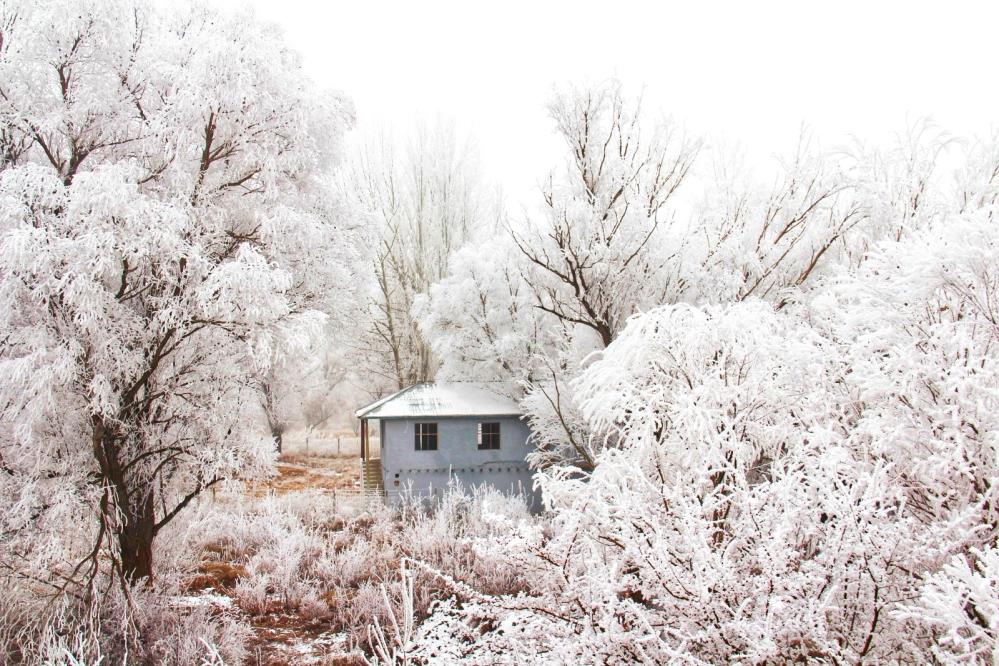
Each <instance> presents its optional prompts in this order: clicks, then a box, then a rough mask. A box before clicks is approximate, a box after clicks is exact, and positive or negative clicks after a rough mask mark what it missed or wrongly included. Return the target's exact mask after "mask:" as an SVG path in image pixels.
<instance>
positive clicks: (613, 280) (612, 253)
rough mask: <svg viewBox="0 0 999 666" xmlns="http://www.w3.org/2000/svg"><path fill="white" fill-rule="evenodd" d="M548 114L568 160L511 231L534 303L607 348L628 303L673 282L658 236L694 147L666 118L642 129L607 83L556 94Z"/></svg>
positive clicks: (637, 107)
mask: <svg viewBox="0 0 999 666" xmlns="http://www.w3.org/2000/svg"><path fill="white" fill-rule="evenodd" d="M549 110H550V113H551V116H552V118H553V119H554V120H555V123H556V126H557V128H558V131H559V133H560V134H561V135H562V138H563V139H564V140H565V142H566V145H567V147H568V149H569V153H570V155H571V158H570V160H569V164H568V168H567V171H566V173H565V174H563V176H562V177H561V178H559V179H556V178H555V177H554V176H552V177H550V178H549V180H548V183H547V185H546V187H545V188H544V190H543V196H544V212H545V217H544V219H543V220H541V221H540V222H538V223H529V224H528V225H527V226H526V229H524V230H523V231H520V232H518V231H517V230H514V231H513V236H514V240H515V242H516V244H517V247H518V248H519V249H520V251H521V253H522V254H523V255H524V257H525V258H526V259H527V260H528V262H529V264H530V270H531V271H532V274H531V275H530V276H525V277H527V279H526V281H527V283H528V284H529V285H530V286H531V288H532V289H533V291H534V296H535V300H536V304H537V307H538V308H540V309H541V310H543V311H545V312H547V313H549V314H551V315H554V316H555V317H557V318H558V319H559V320H561V321H562V322H564V323H567V324H570V325H577V324H578V325H581V326H584V327H586V328H589V329H592V330H593V331H594V332H595V333H596V334H597V336H599V339H600V342H601V344H602V345H603V346H607V345H608V344H610V343H611V341H612V340H613V339H614V336H615V335H616V334H617V333H618V332H619V331H620V329H621V327H622V325H623V323H624V320H625V319H626V318H627V317H628V316H629V315H631V313H632V312H634V310H635V308H636V306H637V305H639V304H640V303H643V302H650V303H653V302H662V301H663V300H668V294H669V292H670V291H672V290H675V289H676V288H677V286H678V285H676V284H675V281H674V280H672V279H671V276H670V274H669V272H668V271H667V270H666V269H667V262H668V260H669V258H670V251H669V250H670V248H668V247H666V244H667V241H666V239H665V238H664V234H663V232H664V231H665V227H666V225H667V222H668V221H669V219H670V217H671V215H672V210H671V207H670V206H669V205H668V204H669V202H670V200H671V199H672V198H673V196H674V194H675V193H676V192H677V189H678V188H679V187H680V185H681V184H682V183H683V182H684V180H685V179H686V178H687V175H688V173H689V171H690V168H691V165H692V164H693V161H694V158H695V157H696V155H697V151H698V144H697V143H696V142H691V141H688V140H686V139H684V138H683V137H681V136H678V135H677V133H675V132H674V131H673V130H672V128H671V127H670V126H669V125H668V124H666V123H657V124H654V125H652V126H651V127H647V126H646V125H645V124H644V122H643V120H642V109H641V101H640V100H638V101H635V102H631V101H629V100H628V99H626V98H625V96H624V94H623V93H622V90H621V85H620V83H618V82H616V81H610V82H608V83H606V84H604V85H602V86H600V87H596V88H589V89H581V90H580V89H575V88H573V89H569V90H568V91H565V92H562V93H560V94H557V95H556V97H555V99H554V101H553V102H552V103H551V105H550V106H549ZM677 251H678V250H677Z"/></svg>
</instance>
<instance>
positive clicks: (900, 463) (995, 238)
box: [418, 146, 999, 663]
mask: <svg viewBox="0 0 999 666" xmlns="http://www.w3.org/2000/svg"><path fill="white" fill-rule="evenodd" d="M990 155H995V153H994V151H992V150H991V149H990V148H988V147H987V146H980V147H975V148H974V149H973V150H972V151H971V153H970V156H971V159H969V160H968V164H967V169H964V168H963V167H962V169H959V170H958V173H959V175H960V178H959V180H958V183H957V187H956V188H954V189H953V190H952V191H951V194H950V198H948V197H947V196H944V193H945V190H944V189H942V188H940V187H939V185H938V184H928V185H927V187H926V190H925V193H930V192H931V191H932V193H933V198H934V199H935V200H936V202H935V205H934V206H933V208H934V209H935V211H936V212H935V213H933V214H928V213H927V212H926V211H925V210H923V211H922V212H921V211H920V210H919V207H917V208H916V209H913V208H911V206H901V207H899V208H894V211H895V212H894V213H890V214H886V215H885V217H884V218H882V219H883V220H884V221H885V222H888V223H890V222H891V220H892V219H893V216H895V217H894V219H895V220H896V224H889V225H888V226H887V227H884V228H888V229H896V230H899V229H900V230H901V231H902V233H887V234H885V237H883V238H881V239H880V240H874V239H872V238H871V237H867V238H865V239H863V240H864V241H865V243H866V244H867V247H868V250H867V251H866V252H865V254H864V256H863V257H862V258H861V260H859V261H858V257H856V256H855V255H852V254H851V253H850V252H844V253H842V254H841V255H840V257H839V258H840V262H839V264H838V265H836V264H833V265H832V266H830V267H827V270H826V271H824V275H823V276H822V277H821V279H818V280H817V281H816V282H814V283H812V284H811V286H810V288H809V289H806V290H799V291H798V292H796V293H795V294H794V298H792V299H790V300H786V301H785V300H784V299H776V300H762V299H760V298H757V297H755V296H749V297H748V298H743V299H741V301H739V302H734V303H716V304H688V303H680V304H669V305H665V306H662V307H660V308H655V309H652V310H650V311H649V312H647V313H642V314H639V315H636V316H634V317H633V318H631V319H630V320H629V323H628V325H627V326H626V327H625V329H624V331H623V332H622V333H621V334H620V335H619V336H617V338H616V339H615V340H614V341H613V342H612V344H611V345H610V346H608V347H607V349H606V350H604V352H603V353H602V354H601V355H600V356H599V358H597V359H595V360H594V362H592V363H591V364H589V365H588V367H587V368H586V369H585V370H584V371H583V372H582V373H581V375H580V377H579V379H578V380H577V381H576V382H575V383H574V385H573V389H574V392H575V402H574V406H575V408H576V409H578V410H579V411H580V412H581V414H582V417H583V418H584V420H585V424H586V426H587V427H588V428H589V429H590V430H591V432H593V433H596V434H597V435H598V436H600V437H602V438H604V439H606V440H607V441H608V442H611V443H613V446H608V447H604V448H602V449H601V450H598V451H597V452H596V453H595V456H594V463H595V464H594V466H593V470H592V472H591V473H590V474H588V475H587V476H585V477H581V476H580V475H579V474H578V470H576V469H574V468H573V467H570V466H567V465H555V466H553V467H551V468H549V469H548V470H546V471H543V472H542V473H541V474H540V477H539V478H540V479H541V482H542V486H543V488H544V491H545V494H546V497H547V499H548V501H549V503H550V504H551V506H552V510H553V513H552V520H553V525H552V528H551V530H549V531H547V532H544V533H538V532H537V531H530V530H526V531H522V532H517V533H515V534H513V535H512V536H510V537H509V539H508V540H507V543H506V544H500V545H497V544H481V546H480V547H484V548H489V549H491V550H493V549H495V550H496V552H504V553H505V554H506V556H507V557H510V558H513V559H514V561H516V562H517V563H518V567H519V568H520V569H521V570H522V571H524V572H525V575H526V576H527V577H528V579H529V581H530V583H529V587H530V590H531V591H530V593H529V594H526V595H521V596H516V597H515V596H512V595H511V596H502V595H501V596H496V597H492V596H489V595H484V594H475V593H474V592H469V591H467V590H464V591H461V593H462V595H463V596H464V597H466V598H468V599H469V600H470V602H469V603H463V604H462V605H461V606H460V607H459V606H457V605H453V604H444V605H442V606H441V607H440V608H439V609H438V611H437V613H436V614H435V615H434V616H432V617H431V618H430V619H429V620H428V621H427V622H426V623H425V624H424V625H423V626H422V627H421V630H420V631H421V632H422V633H421V635H420V636H419V637H418V643H421V644H422V645H425V646H426V649H425V650H423V651H422V652H421V656H427V655H429V654H430V653H431V652H436V653H438V654H451V655H456V659H465V660H468V661H490V660H492V659H496V658H499V656H500V655H505V656H508V657H509V656H511V655H512V658H514V659H518V658H519V659H528V658H531V657H530V656H531V655H545V657H546V658H547V659H549V660H551V661H555V662H580V663H633V662H642V663H664V662H693V663H731V662H733V661H739V662H753V663H767V662H769V663H773V662H780V663H783V662H791V661H803V660H808V661H817V662H822V663H842V662H848V663H861V662H867V661H871V662H878V661H891V660H897V661H902V662H912V663H921V662H929V661H933V660H938V661H942V662H945V663H967V662H974V661H979V662H985V661H988V660H990V659H993V658H994V655H995V654H996V650H997V636H996V632H995V618H996V604H995V590H996V589H997V578H996V559H995V543H996V539H997V537H999V520H997V514H996V507H997V506H999V504H997V498H996V492H997V491H996V488H995V480H996V479H997V478H999V467H997V464H999V458H997V457H996V433H999V420H997V417H996V415H997V414H999V409H997V408H999V402H997V400H999V397H997V393H996V390H995V387H996V386H997V385H999V355H997V349H999V345H997V343H999V337H997V336H999V333H997V332H999V328H997V326H996V312H999V300H997V299H999V290H997V289H996V285H997V284H999V228H997V227H996V225H995V223H994V215H995V208H994V206H995V198H994V191H995V182H994V181H995V178H994V174H995V173H996V172H995V166H996V161H995V160H994V159H993V160H990V159H989V156H990ZM901 171H902V172H905V173H908V172H909V171H908V170H907V169H904V168H903V169H901ZM859 185H864V186H866V187H868V188H870V190H869V191H879V190H880V191H885V190H882V189H881V188H882V186H883V185H884V183H883V182H877V181H875V182H866V183H858V186H859ZM887 189H889V191H890V190H891V189H892V188H887ZM904 200H908V201H909V202H910V204H911V202H912V200H911V199H906V198H902V199H896V201H904ZM968 202H976V203H971V204H969V203H968ZM869 203H870V199H866V198H865V199H861V206H862V207H866V210H868V211H870V210H873V209H872V208H871V207H870V206H869ZM903 217H904V218H905V219H904V223H903V222H902V221H900V220H901V218H903ZM875 226H878V227H880V226H881V225H880V224H877V225H875ZM496 552H494V553H493V555H494V556H495V555H496Z"/></svg>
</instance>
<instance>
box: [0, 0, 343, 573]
mask: <svg viewBox="0 0 999 666" xmlns="http://www.w3.org/2000/svg"><path fill="white" fill-rule="evenodd" d="M0 16H2V19H0V26H2V34H0V118H2V126H3V128H4V129H3V136H2V142H3V154H4V157H3V162H2V171H0V409H2V416H0V419H2V421H3V431H2V439H0V471H2V473H0V496H2V498H3V504H4V506H5V507H7V510H5V512H4V515H3V517H2V518H0V521H2V522H0V525H2V533H3V535H4V536H3V540H4V543H5V548H4V554H3V559H4V566H6V567H7V568H8V570H11V571H14V572H15V573H17V572H22V571H23V572H28V573H30V574H31V575H32V576H34V577H35V578H39V577H41V578H42V579H44V582H49V583H51V584H53V585H55V586H56V587H59V588H70V589H73V588H75V587H76V586H78V585H84V587H83V588H82V589H83V590H84V591H86V587H85V584H86V582H87V581H92V580H94V575H95V574H96V572H97V571H98V568H99V566H100V565H101V563H103V562H108V563H109V565H110V569H111V570H112V571H113V572H115V573H116V574H117V576H118V577H119V578H120V579H121V580H122V581H135V580H138V579H141V578H144V577H148V576H151V575H152V573H153V563H154V548H153V544H154V541H155V538H156V535H157V534H158V533H159V532H160V531H161V530H162V529H163V528H164V527H165V526H166V525H167V524H168V523H169V522H170V521H171V520H172V519H174V518H175V517H176V516H177V515H178V513H180V512H181V511H183V510H184V508H185V507H187V506H188V505H189V504H190V503H191V502H192V501H193V500H194V499H195V498H197V497H198V496H199V494H200V493H202V492H203V491H204V490H205V489H207V488H211V487H213V486H215V485H216V484H219V483H221V482H222V481H224V480H226V479H231V478H233V477H235V476H237V475H247V474H253V473H255V472H256V471H259V470H262V469H265V467H266V466H267V465H268V463H269V461H270V460H271V457H272V452H273V442H272V441H271V440H270V439H268V438H262V437H260V436H259V435H258V434H256V433H255V432H254V430H255V428H254V424H253V420H252V419H250V418H246V414H247V412H248V410H251V409H253V408H254V407H253V406H255V405H256V402H257V399H258V398H257V395H256V392H255V386H254V382H253V376H254V373H255V372H257V371H259V370H260V369H261V368H264V369H266V367H267V366H268V364H270V363H272V362H273V359H274V358H276V357H279V356H280V349H279V348H278V347H277V342H276V341H277V340H282V339H293V338H296V337H301V336H307V335H309V334H310V331H311V332H317V331H319V330H321V327H322V326H321V325H322V324H323V322H324V321H325V320H326V313H329V312H333V311H334V310H335V309H336V308H337V307H338V304H340V303H341V302H342V301H343V299H344V298H345V297H347V296H348V295H349V286H350V284H351V280H352V276H351V274H350V272H349V271H348V270H347V266H348V265H350V262H352V261H353V250H352V249H351V248H352V245H353V240H352V239H353V235H354V234H353V231H352V230H351V228H350V226H349V224H347V223H346V222H345V219H346V218H347V216H346V215H345V214H344V212H343V210H341V206H340V205H339V204H338V203H337V201H336V200H335V199H334V198H332V197H331V195H330V194H329V193H328V188H327V185H326V184H327V183H328V182H329V180H330V168H331V165H332V164H334V163H335V160H336V158H337V156H338V154H339V142H340V139H341V136H342V135H343V133H344V131H345V129H346V128H347V127H348V126H349V125H350V122H351V118H352V112H351V108H350V106H349V104H348V103H347V102H346V101H345V100H344V99H343V98H342V97H339V96H337V95H333V94H321V93H318V92H317V91H316V90H315V89H314V88H313V86H312V85H311V84H310V83H309V81H308V80H307V79H306V78H305V77H304V75H303V74H302V71H301V67H300V62H299V59H298V57H297V56H296V55H295V54H294V53H293V52H291V51H289V50H288V49H287V47H286V46H285V45H284V44H283V42H282V41H281V39H280V37H279V35H278V34H277V31H276V29H275V28H274V27H271V26H267V25H263V24H261V23H258V22H257V21H256V20H254V19H253V17H252V16H251V15H247V14H243V15H239V16H227V15H222V14H219V13H216V12H215V11H212V10H209V9H206V8H203V7H200V6H197V5H196V6H193V7H186V8H184V9H182V10H179V11H178V10H175V9H172V8H171V9H169V10H168V9H167V8H165V7H159V6H158V5H154V4H151V3H147V2H144V1H143V0H134V1H133V0H120V1H114V2H104V1H101V2H96V1H95V2H76V1H73V2H68V1H67V2H61V1H56V0H53V1H47V2H41V3H39V2H19V1H17V0H11V1H9V2H5V3H4V4H3V5H2V9H0ZM40 574H41V575H40Z"/></svg>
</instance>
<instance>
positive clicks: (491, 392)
mask: <svg viewBox="0 0 999 666" xmlns="http://www.w3.org/2000/svg"><path fill="white" fill-rule="evenodd" d="M513 388H514V387H513V386H512V385H510V384H500V383H496V384H478V383H472V382H451V383H445V382H437V383H433V384H414V385H413V386H410V387H409V388H404V389H403V390H401V391H398V392H396V393H393V394H392V395H389V396H386V397H384V398H381V399H379V400H376V401H375V402H372V403H371V404H369V405H365V406H364V407H361V408H360V409H359V410H357V411H356V412H354V416H356V417H358V418H362V419H404V418H416V417H437V416H520V415H521V414H523V413H524V412H523V410H522V409H521V408H520V405H518V404H517V402H516V401H515V400H513V399H512V398H510V397H508V396H507V393H512V392H513V391H511V389H513ZM504 391H505V392H506V393H505V392H504Z"/></svg>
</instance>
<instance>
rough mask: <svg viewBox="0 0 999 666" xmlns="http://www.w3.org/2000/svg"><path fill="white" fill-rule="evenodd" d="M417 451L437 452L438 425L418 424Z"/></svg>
mask: <svg viewBox="0 0 999 666" xmlns="http://www.w3.org/2000/svg"><path fill="white" fill-rule="evenodd" d="M416 450H417V451H436V450H437V424H436V423H417V424H416Z"/></svg>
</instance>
